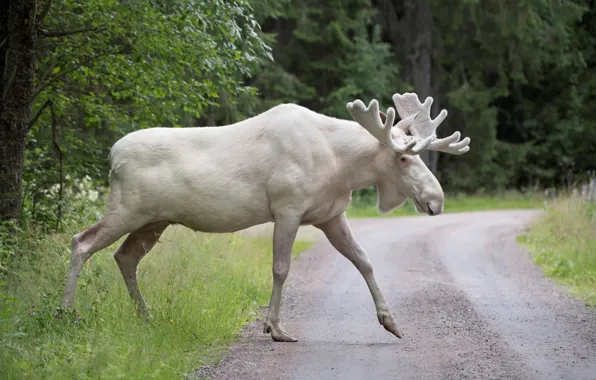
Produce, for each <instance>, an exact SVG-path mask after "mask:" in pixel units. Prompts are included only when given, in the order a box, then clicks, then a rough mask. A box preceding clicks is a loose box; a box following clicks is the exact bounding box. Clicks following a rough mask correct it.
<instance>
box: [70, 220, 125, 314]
mask: <svg viewBox="0 0 596 380" xmlns="http://www.w3.org/2000/svg"><path fill="white" fill-rule="evenodd" d="M116 215H117V214H106V215H104V217H102V219H101V220H100V221H99V222H97V223H95V224H94V225H92V226H91V227H89V228H87V229H86V230H84V231H83V232H81V233H79V234H76V235H75V236H74V237H73V238H72V250H71V253H70V266H69V269H68V275H67V278H66V286H65V288H64V298H63V300H62V305H63V306H64V307H72V306H73V305H74V299H75V293H76V288H77V280H78V278H79V276H80V274H81V269H82V268H83V265H84V264H85V262H86V261H87V260H88V259H89V258H90V257H91V256H92V255H93V254H94V253H95V252H97V251H100V250H102V249H104V248H106V247H108V246H109V245H110V244H112V243H114V242H115V241H116V240H118V239H120V238H121V237H122V236H124V235H125V234H127V233H128V232H130V231H131V230H130V229H128V228H127V226H126V225H125V224H123V223H121V222H120V220H119V218H118V217H117V216H116Z"/></svg>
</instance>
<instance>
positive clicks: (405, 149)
mask: <svg viewBox="0 0 596 380" xmlns="http://www.w3.org/2000/svg"><path fill="white" fill-rule="evenodd" d="M347 108H348V111H349V112H350V114H351V115H352V117H353V118H354V120H356V121H357V122H358V124H360V125H361V126H362V127H364V128H365V129H366V130H367V131H368V132H370V134H371V135H373V136H374V137H376V138H377V140H379V141H380V142H381V143H383V144H385V145H387V146H388V147H390V148H391V149H393V150H395V151H396V152H398V153H401V154H412V155H415V154H418V153H420V152H422V151H423V150H424V149H426V148H427V147H428V146H429V144H431V142H432V141H433V139H434V136H427V137H426V138H424V139H407V142H406V143H405V145H401V144H399V143H397V142H396V141H395V140H394V139H393V137H392V134H391V133H392V128H393V122H394V121H395V110H394V109H393V107H389V108H388V109H387V115H386V116H385V114H381V112H379V103H378V102H377V101H376V100H375V99H373V100H371V102H370V104H369V105H368V107H366V106H365V105H364V103H363V102H362V101H361V100H360V99H357V100H355V101H354V102H350V103H348V104H347ZM381 115H383V116H384V117H385V122H384V123H383V120H381ZM417 116H418V112H417V111H416V112H414V113H412V114H409V115H408V116H407V117H404V118H402V120H400V121H399V122H398V123H397V125H395V127H397V128H399V129H400V130H407V129H408V128H410V126H411V125H412V123H413V122H415V120H416V119H417Z"/></svg>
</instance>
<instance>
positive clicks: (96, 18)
mask: <svg viewBox="0 0 596 380" xmlns="http://www.w3.org/2000/svg"><path fill="white" fill-rule="evenodd" d="M81 30H84V31H81ZM41 31H42V37H43V36H45V38H42V39H41V41H40V43H39V44H38V56H39V62H38V70H37V78H36V83H37V91H36V95H37V96H36V100H35V103H34V105H33V108H34V110H35V111H37V110H39V109H41V108H42V107H43V105H45V104H46V102H47V101H51V102H52V107H53V111H54V113H55V120H56V126H57V127H58V130H59V134H58V136H59V137H58V140H57V141H56V142H57V143H58V145H59V146H61V147H62V150H63V151H64V159H65V160H64V168H63V170H64V173H66V174H70V175H71V176H72V177H83V176H85V175H89V176H91V177H92V178H94V179H102V180H104V181H105V180H107V160H106V158H107V154H108V150H109V148H110V147H111V145H112V144H113V143H114V142H115V140H116V139H117V138H118V137H120V136H122V135H123V134H125V133H127V132H131V131H133V130H136V129H140V128H148V127H157V126H166V127H180V126H187V125H189V124H191V123H192V121H193V120H194V119H196V118H197V117H200V116H201V115H202V113H203V112H204V110H205V109H206V108H207V107H209V106H213V105H217V104H218V97H219V93H220V92H221V91H225V92H226V93H227V94H228V101H232V103H233V99H234V98H235V97H241V96H247V95H253V94H254V93H255V89H254V88H253V87H250V86H247V85H245V84H244V83H243V80H244V78H245V77H247V76H249V75H250V69H249V65H251V64H252V65H254V64H256V63H257V62H262V61H266V60H270V59H271V53H270V48H269V47H268V46H267V45H266V44H265V42H264V41H263V40H262V39H261V38H260V37H259V35H258V31H259V25H258V23H257V22H256V20H255V18H254V16H253V13H252V8H251V5H250V3H249V2H248V1H247V0H234V1H222V0H217V1H208V2H205V1H197V0H186V1H181V2H180V1H177V2H172V1H165V0H164V1H157V2H155V1H146V0H132V1H126V2H122V1H116V0H92V1H90V2H85V3H84V4H82V3H80V2H76V1H72V0H67V1H62V2H57V3H54V4H53V5H52V6H51V8H50V11H49V13H48V16H47V17H46V19H45V21H44V25H43V28H42V29H41ZM61 32H65V34H66V35H63V36H62V35H59V34H60V33H61ZM51 124H52V118H51V113H50V112H49V111H47V109H46V111H45V112H43V113H42V114H41V116H40V118H39V119H38V121H37V123H36V124H35V125H34V126H33V128H32V129H31V131H30V133H29V141H28V149H27V156H26V165H25V176H24V179H25V186H26V187H25V194H24V195H25V197H29V198H31V199H43V193H44V192H47V191H48V189H49V188H50V187H51V186H53V185H54V184H55V183H57V182H59V181H60V178H59V176H58V172H59V171H58V162H57V159H56V158H55V154H54V149H53V145H52V134H51V128H50V126H51ZM32 184H34V185H32ZM27 185H28V186H27ZM50 206H51V204H48V205H47V207H50Z"/></svg>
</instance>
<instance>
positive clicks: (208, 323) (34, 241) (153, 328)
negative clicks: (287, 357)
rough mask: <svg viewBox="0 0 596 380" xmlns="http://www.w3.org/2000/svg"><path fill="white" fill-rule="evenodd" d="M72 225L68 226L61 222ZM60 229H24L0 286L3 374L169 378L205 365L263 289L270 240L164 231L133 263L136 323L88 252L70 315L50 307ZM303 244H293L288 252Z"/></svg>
mask: <svg viewBox="0 0 596 380" xmlns="http://www.w3.org/2000/svg"><path fill="white" fill-rule="evenodd" d="M69 227H71V228H72V226H69ZM68 231H69V233H61V234H55V235H47V234H45V233H41V232H37V231H35V230H30V231H27V233H28V239H23V240H22V241H21V243H20V245H19V246H18V250H19V251H23V252H26V253H27V255H23V256H21V260H19V261H18V262H14V263H13V266H12V267H11V268H10V269H11V270H10V274H9V275H8V276H7V277H5V279H4V282H3V283H1V284H0V368H2V378H3V379H21V378H39V379H63V378H72V377H76V378H99V377H102V378H110V379H112V378H127V379H146V378H157V379H172V378H179V377H183V375H184V374H185V373H189V372H191V371H193V370H196V369H198V368H199V367H200V366H202V365H205V364H211V363H214V362H215V361H216V360H218V358H219V357H220V356H221V354H222V353H223V350H224V349H225V347H226V346H227V344H228V343H229V342H230V341H231V340H232V339H234V338H235V337H236V335H237V333H238V332H239V331H240V329H241V328H242V327H243V326H244V325H245V323H246V322H247V321H249V320H252V319H254V318H256V317H257V316H260V314H258V313H257V312H259V313H260V311H259V309H258V308H259V307H261V306H263V305H265V304H266V303H267V301H268V299H269V295H270V290H271V281H272V279H271V260H272V252H271V241H270V239H267V240H264V239H255V240H251V239H248V238H243V237H239V236H237V235H232V234H227V235H211V234H196V233H194V232H192V231H190V230H188V229H186V228H184V227H170V228H169V229H168V230H166V233H165V234H164V235H163V237H162V239H161V241H162V242H160V243H159V244H158V245H157V246H156V247H155V248H154V250H153V251H152V252H151V254H150V255H148V256H147V257H146V258H145V259H144V260H143V261H142V262H141V264H140V266H139V282H140V287H141V289H142V291H143V293H144V295H145V298H146V299H147V302H148V304H149V306H150V307H151V311H152V314H153V320H151V321H150V322H148V323H145V322H143V321H142V320H141V319H140V318H138V317H137V316H135V315H134V314H133V307H132V302H131V301H130V298H129V295H128V292H127V290H126V287H125V285H124V281H123V280H122V276H121V275H120V272H119V270H118V267H117V265H116V263H115V262H114V260H113V258H112V255H111V254H110V253H111V251H113V250H114V248H115V246H112V247H111V248H108V249H106V250H104V251H101V252H98V253H96V254H95V255H94V256H93V257H92V258H91V259H90V260H89V262H88V263H87V264H86V265H85V267H84V269H83V272H82V275H81V277H80V279H79V286H78V290H77V299H76V304H75V307H76V312H75V313H67V314H65V312H60V309H59V308H58V305H59V304H60V300H61V296H62V290H63V286H64V279H65V276H66V269H67V266H68V257H69V255H68V247H69V241H70V236H71V234H73V233H74V232H75V231H76V230H71V229H70V228H69V229H68ZM309 246H310V243H307V242H300V241H299V242H297V244H296V246H295V247H294V254H297V253H298V252H299V251H300V250H303V249H306V248H308V247H309Z"/></svg>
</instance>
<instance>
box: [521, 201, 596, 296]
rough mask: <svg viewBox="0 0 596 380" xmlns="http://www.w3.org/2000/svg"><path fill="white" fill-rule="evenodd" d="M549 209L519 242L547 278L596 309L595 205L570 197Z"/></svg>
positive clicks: (553, 203)
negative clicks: (562, 285)
mask: <svg viewBox="0 0 596 380" xmlns="http://www.w3.org/2000/svg"><path fill="white" fill-rule="evenodd" d="M549 206H550V207H549V209H548V210H547V212H546V213H545V214H544V216H543V217H542V218H541V219H539V220H538V221H537V222H536V223H534V224H533V225H532V226H531V227H530V228H529V229H528V230H527V231H525V232H524V233H523V234H522V235H520V236H519V238H518V241H519V242H520V243H521V244H523V245H525V246H526V247H528V248H529V249H530V250H531V251H532V257H533V260H534V262H535V263H536V264H538V265H539V266H540V267H541V268H542V270H543V271H544V273H545V275H546V276H549V277H552V278H554V279H556V281H558V282H559V283H561V284H565V285H568V287H569V290H570V292H571V293H573V294H575V295H576V296H578V297H580V298H581V299H583V300H584V301H586V302H587V303H588V304H590V305H595V306H596V205H594V204H589V203H587V202H585V201H584V200H580V199H569V198H568V199H560V200H557V201H555V202H552V203H549Z"/></svg>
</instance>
